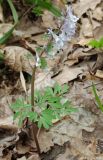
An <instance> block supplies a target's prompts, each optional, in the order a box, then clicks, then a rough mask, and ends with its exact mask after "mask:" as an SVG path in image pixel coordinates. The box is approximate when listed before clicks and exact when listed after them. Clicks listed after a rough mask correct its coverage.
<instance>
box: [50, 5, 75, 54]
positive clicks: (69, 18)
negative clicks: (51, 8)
mask: <svg viewBox="0 0 103 160" xmlns="http://www.w3.org/2000/svg"><path fill="white" fill-rule="evenodd" d="M77 21H78V18H77V17H76V16H75V15H73V13H72V7H71V6H69V7H67V15H66V17H65V18H64V23H63V25H62V26H61V29H60V32H61V33H60V34H59V35H56V34H55V33H54V32H53V31H52V30H51V29H48V31H49V34H51V35H52V37H53V39H54V43H53V51H52V55H55V54H56V53H57V51H58V50H60V49H62V48H63V46H64V44H65V42H68V41H70V40H71V38H72V37H73V36H74V34H75V30H76V23H77Z"/></svg>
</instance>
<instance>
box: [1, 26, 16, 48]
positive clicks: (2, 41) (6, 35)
mask: <svg viewBox="0 0 103 160" xmlns="http://www.w3.org/2000/svg"><path fill="white" fill-rule="evenodd" d="M14 28H15V25H14V26H13V27H12V28H11V29H10V30H9V31H8V32H6V33H5V34H4V35H3V37H1V38H0V44H1V45H2V44H5V43H6V41H7V40H8V39H9V38H10V37H11V35H12V32H13V30H14Z"/></svg>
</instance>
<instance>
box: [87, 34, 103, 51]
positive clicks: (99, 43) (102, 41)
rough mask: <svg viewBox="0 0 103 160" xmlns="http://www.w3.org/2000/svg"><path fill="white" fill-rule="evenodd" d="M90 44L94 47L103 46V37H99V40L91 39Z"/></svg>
mask: <svg viewBox="0 0 103 160" xmlns="http://www.w3.org/2000/svg"><path fill="white" fill-rule="evenodd" d="M88 45H89V46H91V47H93V48H99V49H101V48H103V37H102V38H101V39H99V40H98V41H97V40H95V39H94V40H91V41H90V42H89V43H88Z"/></svg>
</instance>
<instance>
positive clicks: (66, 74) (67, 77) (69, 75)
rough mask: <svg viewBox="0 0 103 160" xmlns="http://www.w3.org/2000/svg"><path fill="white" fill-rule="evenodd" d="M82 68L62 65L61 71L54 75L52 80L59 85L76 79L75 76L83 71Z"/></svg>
mask: <svg viewBox="0 0 103 160" xmlns="http://www.w3.org/2000/svg"><path fill="white" fill-rule="evenodd" d="M82 69H83V68H79V67H75V68H74V67H67V66H64V68H63V71H62V73H60V74H59V75H58V76H56V77H54V80H55V81H56V82H58V83H59V84H61V85H62V84H64V83H68V82H69V81H72V80H74V79H76V78H77V76H78V75H79V74H81V73H82V72H83V71H82Z"/></svg>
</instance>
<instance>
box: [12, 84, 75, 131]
mask: <svg viewBox="0 0 103 160" xmlns="http://www.w3.org/2000/svg"><path fill="white" fill-rule="evenodd" d="M67 91H68V86H67V85H64V86H63V87H62V86H60V85H58V84H56V85H55V86H54V88H51V87H47V88H45V91H44V92H40V91H39V90H38V91H35V95H34V96H35V108H34V110H35V112H33V111H32V106H31V104H30V103H29V104H28V103H27V102H26V101H25V100H24V99H23V98H21V99H17V100H16V102H15V103H13V104H12V105H11V108H12V109H13V111H14V112H15V114H14V119H16V118H18V119H19V125H21V124H22V123H23V120H25V118H26V117H28V118H29V119H30V121H31V122H36V123H37V124H38V127H39V128H41V127H44V128H46V129H48V128H49V127H50V126H52V124H53V123H52V122H53V120H55V119H58V120H59V119H61V117H62V116H65V115H68V114H69V113H71V112H74V111H76V109H75V108H73V107H72V106H71V103H70V101H68V100H67V99H66V98H65V97H64V94H65V93H66V92H67Z"/></svg>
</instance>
